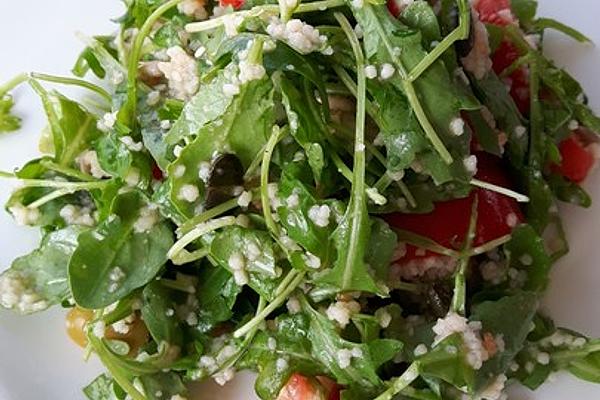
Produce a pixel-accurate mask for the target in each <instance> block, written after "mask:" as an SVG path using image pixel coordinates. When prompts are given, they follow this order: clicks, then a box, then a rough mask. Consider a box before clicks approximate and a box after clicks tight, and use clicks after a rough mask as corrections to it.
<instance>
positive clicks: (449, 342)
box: [417, 334, 475, 392]
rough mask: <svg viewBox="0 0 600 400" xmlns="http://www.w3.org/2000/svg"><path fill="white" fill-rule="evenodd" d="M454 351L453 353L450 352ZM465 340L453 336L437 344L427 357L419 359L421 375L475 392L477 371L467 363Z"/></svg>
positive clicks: (455, 335)
mask: <svg viewBox="0 0 600 400" xmlns="http://www.w3.org/2000/svg"><path fill="white" fill-rule="evenodd" d="M449 349H452V351H449ZM465 351H466V350H465V346H464V339H463V337H462V335H460V334H453V335H451V336H449V337H447V338H446V339H444V340H443V341H442V342H440V343H439V344H437V345H436V346H435V347H434V348H433V349H431V350H430V351H428V352H427V353H426V354H425V355H423V356H421V357H417V361H418V362H419V366H420V372H421V375H422V376H424V377H427V378H435V379H441V380H443V381H445V382H448V383H449V384H451V385H453V386H456V387H459V388H467V390H468V391H469V392H472V391H473V388H474V382H475V371H474V370H473V368H472V367H471V366H470V365H469V364H468V363H467V357H466V353H465Z"/></svg>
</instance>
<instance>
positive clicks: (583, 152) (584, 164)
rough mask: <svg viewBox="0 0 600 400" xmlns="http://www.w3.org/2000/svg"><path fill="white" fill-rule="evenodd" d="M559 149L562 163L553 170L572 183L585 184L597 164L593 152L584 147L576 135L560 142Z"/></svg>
mask: <svg viewBox="0 0 600 400" xmlns="http://www.w3.org/2000/svg"><path fill="white" fill-rule="evenodd" d="M558 148H559V150H560V155H561V157H562V161H561V163H560V165H557V166H554V167H553V169H554V170H555V171H556V172H558V173H559V174H561V175H562V176H564V177H565V178H567V179H568V180H570V181H573V182H575V183H580V182H583V181H584V180H585V178H587V176H588V174H589V172H590V171H591V170H592V168H593V167H594V164H595V163H596V160H595V158H594V155H593V154H592V152H591V151H589V150H588V149H587V148H586V147H585V146H584V144H583V143H582V142H581V140H580V139H579V137H578V136H577V134H576V133H573V134H571V136H569V137H568V138H566V139H565V140H563V141H562V142H560V144H559V146H558Z"/></svg>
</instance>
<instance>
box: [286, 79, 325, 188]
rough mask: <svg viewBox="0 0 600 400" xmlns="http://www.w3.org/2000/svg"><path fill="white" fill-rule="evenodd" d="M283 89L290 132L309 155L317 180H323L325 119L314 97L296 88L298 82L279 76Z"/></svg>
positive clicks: (309, 161)
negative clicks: (317, 110) (319, 111)
mask: <svg viewBox="0 0 600 400" xmlns="http://www.w3.org/2000/svg"><path fill="white" fill-rule="evenodd" d="M277 83H278V84H279V87H280V89H281V95H282V101H283V105H284V107H285V111H286V113H287V117H288V123H289V126H290V132H291V134H292V136H293V137H294V138H295V139H296V141H297V142H298V144H300V145H301V146H302V148H304V151H305V152H306V155H307V156H308V163H309V165H310V166H311V168H312V170H313V174H314V176H315V181H316V182H317V183H319V182H320V181H321V173H322V171H323V168H324V166H325V165H324V160H325V157H324V154H323V145H324V144H325V137H326V135H327V133H326V132H325V121H323V119H322V116H321V115H320V114H319V113H315V112H313V110H316V109H318V107H319V106H318V104H317V102H316V100H315V99H314V97H312V96H306V93H302V92H300V90H298V89H297V88H296V83H295V82H293V81H291V80H289V79H287V78H285V77H284V76H279V79H278V82H277Z"/></svg>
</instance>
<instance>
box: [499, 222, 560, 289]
mask: <svg viewBox="0 0 600 400" xmlns="http://www.w3.org/2000/svg"><path fill="white" fill-rule="evenodd" d="M504 250H505V252H506V253H507V254H508V256H509V257H510V263H511V266H513V267H514V268H517V269H525V270H526V271H527V277H528V278H527V283H526V285H525V287H526V288H527V289H528V290H534V291H542V290H544V289H545V288H546V287H547V285H548V280H549V273H550V267H551V265H552V262H551V259H550V256H549V255H548V254H547V253H546V250H545V248H544V241H543V239H542V238H541V237H539V236H538V234H537V233H536V232H535V230H534V229H533V228H532V227H531V226H529V225H520V226H518V227H517V228H516V229H515V230H514V231H513V233H512V238H511V240H510V242H508V243H507V244H506V245H505V246H504Z"/></svg>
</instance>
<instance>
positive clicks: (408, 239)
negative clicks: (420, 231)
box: [394, 229, 460, 258]
mask: <svg viewBox="0 0 600 400" xmlns="http://www.w3.org/2000/svg"><path fill="white" fill-rule="evenodd" d="M394 232H396V235H398V240H400V241H401V242H405V243H408V244H410V245H413V246H415V247H420V248H422V249H425V250H429V251H431V252H433V253H437V254H441V255H444V256H448V257H454V258H459V257H460V253H459V252H458V251H456V250H453V249H449V248H447V247H444V246H442V245H440V244H438V243H436V242H434V241H433V240H431V239H429V238H428V237H425V236H421V235H417V234H416V233H413V232H410V231H406V230H404V229H394Z"/></svg>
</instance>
